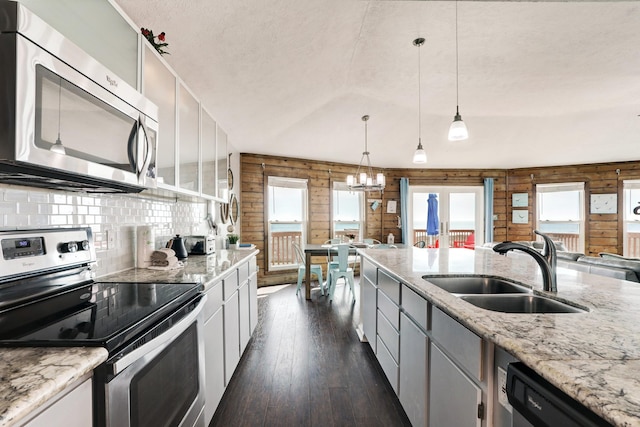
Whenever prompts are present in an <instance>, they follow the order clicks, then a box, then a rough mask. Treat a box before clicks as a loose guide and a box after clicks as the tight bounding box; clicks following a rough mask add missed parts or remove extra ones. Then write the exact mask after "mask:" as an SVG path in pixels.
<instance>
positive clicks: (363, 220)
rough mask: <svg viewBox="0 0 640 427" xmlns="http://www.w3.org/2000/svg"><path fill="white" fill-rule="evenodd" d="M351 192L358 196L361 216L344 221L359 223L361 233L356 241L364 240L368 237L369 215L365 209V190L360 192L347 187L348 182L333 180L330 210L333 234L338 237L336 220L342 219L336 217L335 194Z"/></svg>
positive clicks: (333, 236)
mask: <svg viewBox="0 0 640 427" xmlns="http://www.w3.org/2000/svg"><path fill="white" fill-rule="evenodd" d="M338 191H340V192H349V193H353V194H356V195H357V196H358V203H359V209H358V210H359V212H358V215H359V216H360V219H359V221H344V222H343V223H352V224H357V225H359V233H358V235H357V236H356V238H355V240H356V241H363V239H365V238H366V236H365V234H366V230H367V216H366V213H365V212H366V211H365V197H364V196H365V195H364V192H359V191H352V190H349V188H348V187H347V184H346V182H340V181H333V182H332V188H331V196H330V197H331V203H330V204H331V212H330V222H331V236H332V238H337V237H336V222H341V221H336V220H335V218H334V211H335V194H336V192H338Z"/></svg>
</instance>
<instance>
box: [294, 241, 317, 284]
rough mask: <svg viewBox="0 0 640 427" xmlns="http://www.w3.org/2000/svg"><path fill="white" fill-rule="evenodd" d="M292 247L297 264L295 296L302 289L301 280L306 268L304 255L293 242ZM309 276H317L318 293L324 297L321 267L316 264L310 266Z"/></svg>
mask: <svg viewBox="0 0 640 427" xmlns="http://www.w3.org/2000/svg"><path fill="white" fill-rule="evenodd" d="M291 246H293V250H294V252H295V254H296V261H297V263H298V286H297V287H296V295H298V292H300V288H301V287H302V279H303V278H304V275H305V273H306V270H307V267H306V265H305V264H306V263H305V260H304V253H303V252H302V248H301V247H300V245H298V244H297V243H295V242H292V243H291ZM310 270H311V274H315V275H316V276H318V283H320V292H322V295H324V283H323V281H322V266H321V265H318V264H311V268H310Z"/></svg>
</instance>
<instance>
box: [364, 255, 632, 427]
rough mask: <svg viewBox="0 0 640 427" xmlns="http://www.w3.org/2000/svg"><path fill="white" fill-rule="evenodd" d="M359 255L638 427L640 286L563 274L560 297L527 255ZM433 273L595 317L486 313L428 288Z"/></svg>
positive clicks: (567, 388)
mask: <svg viewBox="0 0 640 427" xmlns="http://www.w3.org/2000/svg"><path fill="white" fill-rule="evenodd" d="M359 252H360V253H361V254H362V256H364V257H366V258H369V259H370V260H372V261H374V262H375V263H377V264H378V265H380V266H381V267H383V268H384V269H387V270H389V271H390V272H392V273H394V275H395V276H397V277H398V278H399V279H400V280H402V281H403V282H405V283H406V284H407V285H408V286H409V287H411V288H412V289H413V290H415V291H416V292H418V293H419V294H421V295H422V296H424V297H425V298H426V299H427V300H429V301H431V302H432V303H433V304H434V305H436V306H438V307H440V308H441V309H443V310H444V311H446V312H447V313H448V314H450V315H451V316H452V317H454V318H456V319H457V320H458V321H460V322H461V323H462V324H464V325H465V326H467V327H468V328H469V329H471V330H473V331H474V332H475V333H477V334H478V335H480V336H482V337H484V338H486V339H487V340H490V341H492V342H494V343H495V344H496V345H498V346H499V347H502V348H503V349H505V350H506V351H508V352H509V353H511V354H512V355H513V356H515V357H516V358H517V359H519V360H521V361H522V362H524V363H525V364H527V365H528V366H529V367H531V368H533V369H534V370H535V371H536V372H538V373H539V374H540V375H541V376H543V377H544V378H546V379H547V380H548V381H549V382H551V383H552V384H554V385H556V386H557V387H559V388H560V389H562V390H563V391H564V392H565V393H567V394H568V395H569V396H571V397H573V398H574V399H576V400H578V401H580V402H582V404H584V405H585V406H587V407H588V408H590V409H591V410H592V411H593V412H595V413H597V414H599V415H600V416H602V417H603V418H605V419H606V420H608V421H609V422H611V423H612V424H614V425H617V426H640V326H638V325H640V284H638V283H633V282H627V281H623V280H617V279H612V278H608V277H604V276H596V275H591V274H586V273H582V272H579V271H575V270H570V269H565V268H561V267H559V268H558V292H557V294H555V295H554V294H551V293H548V292H544V291H543V290H542V275H541V273H540V268H539V266H538V264H537V263H536V262H535V261H534V260H533V258H531V257H528V256H513V257H512V256H509V257H504V256H500V255H498V254H496V253H494V252H493V251H490V250H475V251H472V250H468V249H418V248H407V249H396V250H376V249H364V250H360V251H359ZM429 274H430V275H464V274H489V275H494V276H502V277H507V278H510V279H512V280H514V281H517V282H520V283H522V284H524V285H527V286H529V287H531V288H533V290H534V293H536V294H540V295H545V296H551V297H553V298H556V299H560V300H563V301H566V302H570V303H573V304H574V305H578V306H580V307H582V308H587V309H588V310H589V311H588V312H587V313H562V314H513V313H501V312H495V311H488V310H484V309H481V308H478V307H475V306H473V305H471V304H469V303H467V302H465V301H463V300H461V299H459V298H458V297H456V296H454V295H452V294H450V293H449V292H447V291H445V290H443V289H440V288H439V287H437V286H435V285H432V284H430V283H428V282H427V281H426V280H425V279H423V278H422V276H423V275H429Z"/></svg>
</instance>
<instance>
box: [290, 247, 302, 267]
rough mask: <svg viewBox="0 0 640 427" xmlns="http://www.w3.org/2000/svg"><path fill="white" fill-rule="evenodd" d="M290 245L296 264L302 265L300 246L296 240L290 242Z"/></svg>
mask: <svg viewBox="0 0 640 427" xmlns="http://www.w3.org/2000/svg"><path fill="white" fill-rule="evenodd" d="M291 246H292V247H293V251H294V252H295V254H296V262H297V263H298V265H304V263H305V260H304V253H303V252H302V248H301V247H300V245H299V244H297V243H296V242H291Z"/></svg>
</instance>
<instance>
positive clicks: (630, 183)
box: [620, 179, 640, 257]
mask: <svg viewBox="0 0 640 427" xmlns="http://www.w3.org/2000/svg"><path fill="white" fill-rule="evenodd" d="M639 189H640V180H637V179H628V180H627V179H625V180H623V181H622V215H621V216H620V218H621V221H622V255H623V256H626V257H638V256H640V247H637V248H636V249H635V250H633V251H632V250H631V248H630V246H629V243H630V237H629V230H628V225H629V224H637V223H638V222H640V217H638V218H637V219H635V220H631V219H630V218H629V217H628V214H629V210H628V209H627V208H631V203H630V202H629V200H628V197H627V191H628V190H639ZM638 203H639V204H640V202H638ZM638 246H640V244H639V245H638Z"/></svg>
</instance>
